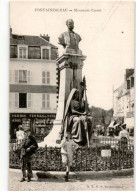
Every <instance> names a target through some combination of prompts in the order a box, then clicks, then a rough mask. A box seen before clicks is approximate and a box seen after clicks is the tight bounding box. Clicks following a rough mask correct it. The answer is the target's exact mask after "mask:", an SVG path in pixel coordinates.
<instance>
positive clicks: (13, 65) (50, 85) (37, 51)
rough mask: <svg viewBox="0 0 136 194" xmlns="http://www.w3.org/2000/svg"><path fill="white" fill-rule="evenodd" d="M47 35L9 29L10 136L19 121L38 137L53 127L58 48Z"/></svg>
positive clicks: (14, 131) (13, 133) (14, 134)
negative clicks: (18, 33)
mask: <svg viewBox="0 0 136 194" xmlns="http://www.w3.org/2000/svg"><path fill="white" fill-rule="evenodd" d="M49 40H50V37H49V36H48V35H46V36H45V35H43V36H42V35H40V36H27V35H16V34H12V29H10V66H9V72H10V75H9V77H10V80H9V82H10V94H9V111H10V138H11V139H14V138H15V136H16V129H17V127H18V125H19V124H21V125H22V126H23V128H30V129H31V131H32V133H33V134H35V136H37V137H38V136H39V137H40V136H42V137H43V136H46V135H47V134H48V133H49V131H50V129H51V128H52V125H53V121H54V119H55V115H56V105H57V66H56V58H57V57H58V48H57V47H56V46H54V45H53V44H51V43H50V42H49Z"/></svg>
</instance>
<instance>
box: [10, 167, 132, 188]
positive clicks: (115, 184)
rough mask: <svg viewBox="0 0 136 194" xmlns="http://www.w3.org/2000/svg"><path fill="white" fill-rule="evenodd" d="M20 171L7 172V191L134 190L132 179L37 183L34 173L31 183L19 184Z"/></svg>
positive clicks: (58, 180) (57, 180) (62, 180)
mask: <svg viewBox="0 0 136 194" xmlns="http://www.w3.org/2000/svg"><path fill="white" fill-rule="evenodd" d="M20 178H21V171H20V170H14V169H10V170H9V190H10V191H28V190H31V191H37V190H39V191H76V190H78V191H82V190H88V191H90V190H96V191H102V190H111V191H123V190H124V191H127V190H129V191H132V190H134V179H133V177H132V176H131V177H117V178H112V179H110V178H109V179H108V178H103V179H97V180H85V179H84V180H78V179H76V178H72V179H70V180H69V182H65V181H64V178H61V179H56V180H55V179H46V181H45V182H38V181H37V177H36V174H35V172H34V178H33V179H32V181H31V182H29V183H28V182H26V181H25V182H22V183H20Z"/></svg>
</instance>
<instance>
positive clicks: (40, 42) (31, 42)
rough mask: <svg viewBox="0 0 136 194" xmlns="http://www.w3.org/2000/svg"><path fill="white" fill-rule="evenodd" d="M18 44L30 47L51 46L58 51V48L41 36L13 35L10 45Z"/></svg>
mask: <svg viewBox="0 0 136 194" xmlns="http://www.w3.org/2000/svg"><path fill="white" fill-rule="evenodd" d="M17 44H26V45H28V46H50V47H52V48H56V49H57V47H56V46H54V45H53V44H51V43H50V42H48V41H47V40H45V39H44V38H42V37H40V36H31V35H17V34H12V38H10V45H17Z"/></svg>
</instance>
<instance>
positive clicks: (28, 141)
mask: <svg viewBox="0 0 136 194" xmlns="http://www.w3.org/2000/svg"><path fill="white" fill-rule="evenodd" d="M24 132H25V138H24V139H23V142H22V146H21V156H20V158H21V169H22V174H23V177H22V178H21V180H20V182H23V181H25V180H26V170H27V182H30V181H31V178H32V177H33V174H32V166H31V160H32V155H33V154H34V153H35V151H36V149H37V148H38V144H37V142H36V139H35V137H34V136H32V135H31V131H30V129H25V130H24Z"/></svg>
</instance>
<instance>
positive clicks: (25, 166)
mask: <svg viewBox="0 0 136 194" xmlns="http://www.w3.org/2000/svg"><path fill="white" fill-rule="evenodd" d="M18 128H19V130H18V132H17V144H18V145H19V152H20V153H19V155H20V161H21V170H22V178H21V180H20V182H24V181H27V182H30V181H31V178H32V177H33V173H32V165H31V160H32V155H33V154H34V153H35V151H36V150H37V148H38V144H37V142H36V139H35V137H34V136H32V135H31V131H30V130H29V129H23V127H22V126H21V125H19V127H18ZM60 144H61V145H60V147H61V156H62V162H63V163H64V164H65V166H66V175H65V181H66V182H67V181H69V172H70V166H71V165H72V162H73V153H74V151H75V150H76V149H77V148H78V147H79V146H78V144H76V143H75V142H74V141H73V140H72V139H71V134H70V133H69V132H68V133H65V135H64V137H63V139H62V141H61V142H60ZM26 170H27V173H26Z"/></svg>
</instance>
